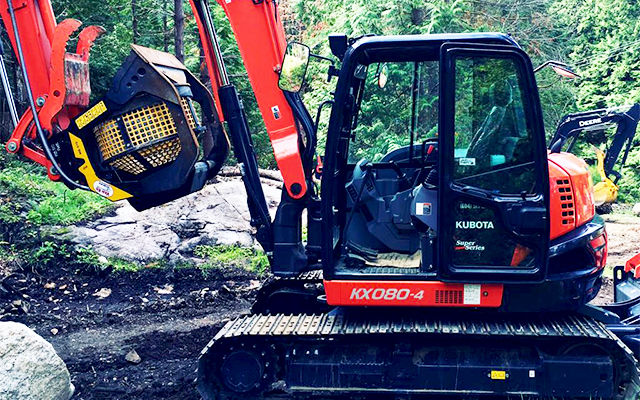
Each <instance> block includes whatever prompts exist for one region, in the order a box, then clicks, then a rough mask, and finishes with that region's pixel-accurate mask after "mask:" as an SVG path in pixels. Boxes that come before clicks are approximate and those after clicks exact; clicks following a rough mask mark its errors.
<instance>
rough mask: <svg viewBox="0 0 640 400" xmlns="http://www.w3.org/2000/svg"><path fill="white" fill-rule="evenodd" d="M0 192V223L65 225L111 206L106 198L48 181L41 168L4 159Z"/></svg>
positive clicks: (88, 217) (83, 219)
mask: <svg viewBox="0 0 640 400" xmlns="http://www.w3.org/2000/svg"><path fill="white" fill-rule="evenodd" d="M0 164H2V163H0ZM0 193H6V194H7V196H6V197H4V196H3V198H2V199H0V222H2V223H5V224H15V223H26V222H28V223H31V224H33V225H44V224H46V225H69V224H74V223H78V222H81V221H86V220H89V219H91V218H93V217H95V216H96V215H100V214H104V213H106V212H108V211H109V210H111V208H112V205H111V203H110V202H109V201H108V200H106V199H103V198H102V197H100V196H97V195H95V194H94V193H89V192H83V191H80V190H76V191H72V190H69V189H68V188H67V187H66V186H65V185H63V184H61V183H56V182H52V181H51V180H49V178H48V177H47V176H46V175H44V173H43V172H42V168H41V167H39V166H34V165H30V164H26V163H23V162H20V161H17V160H11V161H9V162H6V163H5V165H4V167H3V168H2V169H1V170H0ZM24 213H26V220H25V217H24V215H23V214H24Z"/></svg>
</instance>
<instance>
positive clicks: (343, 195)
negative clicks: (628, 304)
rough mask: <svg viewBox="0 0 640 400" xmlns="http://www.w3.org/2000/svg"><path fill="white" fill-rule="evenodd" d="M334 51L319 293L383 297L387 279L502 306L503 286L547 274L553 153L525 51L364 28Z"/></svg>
mask: <svg viewBox="0 0 640 400" xmlns="http://www.w3.org/2000/svg"><path fill="white" fill-rule="evenodd" d="M342 62H343V65H342V73H341V75H340V79H339V82H338V85H337V90H336V94H335V105H334V107H333V112H332V116H331V121H330V126H329V133H328V139H327V147H326V154H325V158H324V166H323V168H324V171H323V181H322V195H323V199H324V204H323V220H324V221H332V223H329V224H328V225H333V226H334V228H333V229H326V230H324V231H323V257H322V261H323V268H324V277H325V288H326V292H327V300H328V302H329V303H330V304H332V305H385V304H389V302H388V301H385V296H387V300H388V299H391V297H392V296H391V295H388V294H387V293H388V292H387V291H385V290H388V289H385V288H393V289H394V291H393V293H397V292H398V290H404V289H407V290H408V291H403V293H405V294H407V293H408V294H407V295H406V296H401V297H406V298H404V300H405V301H404V302H402V301H400V302H399V303H402V304H406V305H415V306H420V305H421V306H424V305H427V306H435V305H442V304H444V303H450V304H449V305H453V306H465V305H467V306H471V305H472V306H486V307H500V306H501V305H503V302H507V301H508V300H506V299H507V296H509V295H508V293H507V292H509V290H507V288H508V287H509V286H513V287H515V286H519V287H521V288H522V287H530V288H534V287H536V286H537V285H541V286H544V285H545V283H544V282H545V280H546V279H547V277H548V273H549V268H548V266H549V258H550V250H549V249H550V248H552V249H553V246H551V240H550V229H551V228H550V210H551V206H550V187H549V166H548V164H549V162H548V160H547V152H546V145H545V133H544V128H543V123H542V111H541V109H540V102H539V99H538V91H537V86H536V82H535V78H534V72H533V68H532V65H531V62H530V60H529V58H528V57H527V56H526V54H525V53H524V52H523V51H522V50H521V49H520V48H519V47H518V46H517V45H516V44H515V43H514V42H513V41H512V39H511V38H509V37H508V36H503V35H494V34H466V35H464V36H462V35H461V36H457V35H429V36H415V37H411V38H408V37H398V38H393V40H390V39H389V38H388V37H385V38H376V37H365V38H362V39H360V40H358V41H357V42H356V43H355V44H353V45H352V46H350V47H348V48H347V50H346V52H345V54H344V56H343V58H342ZM383 67H384V68H385V69H387V71H388V77H387V78H386V85H379V84H378V80H377V77H378V74H379V71H380V70H381V69H382V68H383ZM365 134H366V136H365ZM369 140H374V141H376V142H375V143H368V142H367V141H369ZM385 147H386V149H387V151H386V153H376V152H374V151H373V150H372V149H374V148H375V149H379V148H385ZM590 229H593V230H594V231H590V232H589V235H592V234H593V233H594V232H595V231H597V227H596V226H595V225H594V226H591V227H590ZM582 241H584V239H583V240H582ZM553 251H554V252H555V249H553ZM552 272H553V273H557V272H558V271H555V270H554V271H552ZM398 282H401V283H398ZM492 282H501V283H503V284H498V285H494V284H492ZM590 284H591V283H590ZM379 288H382V289H384V290H380V291H378V292H376V290H377V289H379ZM370 289H371V290H373V292H371V293H374V292H376V293H378V297H377V299H373V298H372V297H371V296H364V295H363V296H360V294H362V293H369V291H370ZM354 290H355V291H354ZM465 290H468V291H469V294H468V295H467V296H466V297H465V293H466V291H465ZM532 290H533V289H532ZM445 292H447V293H448V292H451V293H454V294H453V295H451V296H449V295H447V297H441V294H442V293H445ZM354 293H356V295H353V294H354ZM476 293H482V295H476ZM360 297H362V298H360ZM557 297H564V298H565V300H567V299H568V298H570V297H571V295H570V294H569V292H568V291H560V292H558V293H557ZM393 300H394V301H395V300H397V299H396V298H394V299H393ZM555 300H558V299H557V298H556V299H555ZM509 303H510V307H515V306H516V304H517V303H518V302H517V301H511V302H509ZM543 303H544V304H543ZM559 303H563V302H562V301H560V302H559ZM540 304H541V307H543V308H544V307H546V302H542V303H540Z"/></svg>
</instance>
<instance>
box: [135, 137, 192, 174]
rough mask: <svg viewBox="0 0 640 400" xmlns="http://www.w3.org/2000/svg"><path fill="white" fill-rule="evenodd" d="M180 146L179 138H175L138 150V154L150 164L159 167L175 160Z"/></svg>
mask: <svg viewBox="0 0 640 400" xmlns="http://www.w3.org/2000/svg"><path fill="white" fill-rule="evenodd" d="M181 148H182V146H180V139H178V138H176V139H173V140H169V141H168V142H164V143H159V144H157V145H155V146H152V147H149V148H148V149H144V150H140V151H139V154H140V155H141V156H142V157H144V158H145V160H147V162H148V163H149V164H151V165H152V166H154V167H159V166H161V165H164V164H167V163H170V162H171V161H173V160H175V159H176V158H177V157H178V154H179V153H180V150H181Z"/></svg>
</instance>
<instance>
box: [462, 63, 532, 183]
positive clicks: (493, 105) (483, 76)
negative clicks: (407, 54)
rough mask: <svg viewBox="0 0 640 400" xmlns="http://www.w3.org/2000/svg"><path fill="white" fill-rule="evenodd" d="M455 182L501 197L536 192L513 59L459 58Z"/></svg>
mask: <svg viewBox="0 0 640 400" xmlns="http://www.w3.org/2000/svg"><path fill="white" fill-rule="evenodd" d="M455 69H456V78H455V130H454V132H455V133H454V135H455V139H454V143H455V146H454V152H455V153H454V157H453V160H454V161H453V162H454V167H453V178H454V182H455V183H458V184H460V185H465V186H474V187H477V188H480V189H484V190H487V191H491V192H494V193H499V194H503V195H521V194H522V193H523V192H524V193H534V191H535V179H536V178H535V155H534V145H533V143H534V141H533V130H532V129H531V127H530V126H529V123H528V120H527V119H528V116H527V112H526V109H527V108H526V103H525V98H524V96H523V93H524V90H523V87H524V78H523V74H522V72H521V70H520V68H519V66H518V65H517V64H516V62H515V61H514V59H512V58H495V57H492V58H489V57H464V56H462V57H457V58H456V59H455Z"/></svg>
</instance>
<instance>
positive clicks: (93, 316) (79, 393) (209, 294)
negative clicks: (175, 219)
mask: <svg viewBox="0 0 640 400" xmlns="http://www.w3.org/2000/svg"><path fill="white" fill-rule="evenodd" d="M3 285H4V288H5V290H6V289H8V288H10V289H11V290H12V291H14V295H13V296H11V297H12V298H13V300H10V299H7V297H8V296H7V295H6V293H5V300H4V302H3V298H2V297H1V295H2V293H3V292H2V291H0V316H2V317H1V318H0V320H13V321H18V322H22V323H24V324H26V325H28V326H29V327H31V328H33V329H35V331H36V332H38V333H39V334H40V335H42V336H43V337H44V338H45V339H47V340H48V341H50V342H51V343H52V344H53V346H54V348H55V349H56V350H57V351H58V353H59V354H60V356H61V357H62V359H63V360H64V361H65V362H66V363H67V366H68V368H69V371H70V372H71V376H72V381H73V384H74V385H75V387H76V396H74V399H79V400H88V399H119V400H130V399H131V400H133V399H145V400H148V399H175V400H190V399H199V396H198V395H197V393H196V390H195V385H194V379H195V370H196V364H197V358H198V354H199V352H200V351H201V350H202V349H203V348H204V346H205V345H206V344H207V342H208V341H209V340H210V339H211V338H213V336H214V335H215V333H216V331H217V330H218V329H219V328H220V327H221V326H222V325H223V324H224V322H226V321H227V320H229V319H231V318H234V317H237V316H238V315H239V314H241V313H243V312H246V311H247V310H248V309H249V307H250V303H251V301H252V298H253V295H254V292H255V289H256V288H257V287H258V285H259V282H258V281H257V280H255V277H254V276H252V275H251V274H248V273H246V272H244V271H243V270H240V269H236V268H229V269H228V270H223V271H212V272H211V273H210V274H209V275H208V276H206V277H204V276H203V275H202V273H201V272H200V271H199V270H196V269H183V270H176V271H169V270H145V271H142V272H139V273H119V274H116V275H109V276H104V277H100V276H95V275H94V276H92V275H82V274H77V273H76V272H74V271H66V270H65V269H64V268H61V269H57V270H54V271H49V272H48V273H47V274H46V275H43V276H42V275H32V276H23V275H16V276H13V277H11V278H9V279H7V280H5V281H4V284H3ZM54 286H55V287H54ZM109 291H110V293H109ZM15 292H18V293H19V294H20V296H16V295H15ZM107 294H108V296H106V295H107ZM20 298H21V299H20ZM3 308H4V311H3ZM3 313H4V315H2V314H3ZM132 350H135V352H136V353H137V354H138V355H139V357H140V359H141V361H140V363H139V364H135V363H131V362H128V361H127V360H126V359H125V357H126V355H127V354H128V353H129V352H130V351H132Z"/></svg>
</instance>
